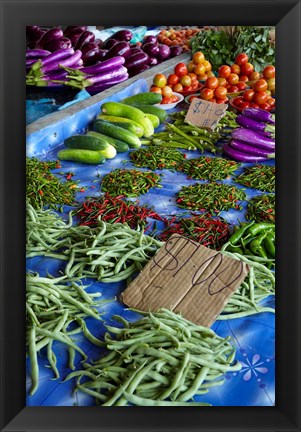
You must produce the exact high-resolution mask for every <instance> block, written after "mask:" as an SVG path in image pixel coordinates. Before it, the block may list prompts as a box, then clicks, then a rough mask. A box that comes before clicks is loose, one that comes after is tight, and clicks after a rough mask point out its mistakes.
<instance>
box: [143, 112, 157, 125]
mask: <svg viewBox="0 0 301 432" xmlns="http://www.w3.org/2000/svg"><path fill="white" fill-rule="evenodd" d="M145 114H146V117H147V118H149V119H150V121H151V122H152V124H153V126H154V128H155V129H156V128H157V127H158V126H159V125H160V119H159V117H157V116H156V115H154V114H148V113H145Z"/></svg>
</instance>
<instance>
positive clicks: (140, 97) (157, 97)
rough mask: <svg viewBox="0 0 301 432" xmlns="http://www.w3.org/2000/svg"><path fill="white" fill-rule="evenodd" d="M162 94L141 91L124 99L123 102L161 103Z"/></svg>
mask: <svg viewBox="0 0 301 432" xmlns="http://www.w3.org/2000/svg"><path fill="white" fill-rule="evenodd" d="M161 100H162V95H161V94H159V93H154V92H146V93H139V94H136V95H134V96H129V97H127V98H125V99H122V101H121V103H125V104H128V105H155V104H157V103H160V102H161Z"/></svg>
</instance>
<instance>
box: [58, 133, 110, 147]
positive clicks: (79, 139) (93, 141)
mask: <svg viewBox="0 0 301 432" xmlns="http://www.w3.org/2000/svg"><path fill="white" fill-rule="evenodd" d="M64 145H65V146H66V147H68V148H72V149H84V150H95V151H97V150H104V149H106V148H107V146H108V142H107V141H105V139H104V138H100V137H99V138H96V137H93V136H88V135H72V136H71V137H69V138H67V139H65V141H64Z"/></svg>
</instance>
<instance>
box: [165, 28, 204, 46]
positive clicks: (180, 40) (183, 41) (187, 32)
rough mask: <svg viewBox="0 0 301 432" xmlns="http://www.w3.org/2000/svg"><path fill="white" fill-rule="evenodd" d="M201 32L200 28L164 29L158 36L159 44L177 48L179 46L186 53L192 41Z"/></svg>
mask: <svg viewBox="0 0 301 432" xmlns="http://www.w3.org/2000/svg"><path fill="white" fill-rule="evenodd" d="M199 31H200V29H199V28H197V27H196V28H189V29H173V28H170V29H164V30H161V31H160V33H159V34H158V36H157V39H158V42H160V43H162V44H165V45H168V46H176V45H179V46H181V47H182V48H183V50H184V51H188V50H189V43H190V39H191V38H192V37H193V36H194V35H195V34H197V33H198V32H199Z"/></svg>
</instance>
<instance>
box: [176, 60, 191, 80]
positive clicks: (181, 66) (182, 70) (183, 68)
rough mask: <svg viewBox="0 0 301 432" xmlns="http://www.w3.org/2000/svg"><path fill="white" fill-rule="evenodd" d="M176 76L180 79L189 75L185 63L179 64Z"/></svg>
mask: <svg viewBox="0 0 301 432" xmlns="http://www.w3.org/2000/svg"><path fill="white" fill-rule="evenodd" d="M174 71H175V74H176V75H178V77H183V76H184V75H187V74H188V70H187V66H186V64H185V63H178V64H177V65H176V66H175V69H174Z"/></svg>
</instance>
